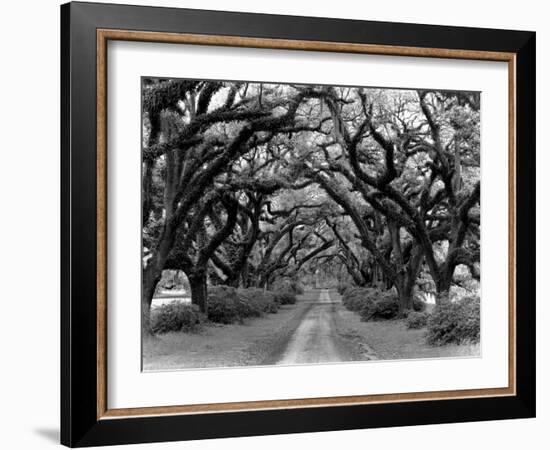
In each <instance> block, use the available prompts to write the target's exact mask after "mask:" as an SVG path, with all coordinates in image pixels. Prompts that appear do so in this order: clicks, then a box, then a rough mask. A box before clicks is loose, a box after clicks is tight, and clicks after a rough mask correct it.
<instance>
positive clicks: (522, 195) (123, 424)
mask: <svg viewBox="0 0 550 450" xmlns="http://www.w3.org/2000/svg"><path fill="white" fill-rule="evenodd" d="M109 40H123V41H144V42H157V43H172V44H177V43H185V44H200V45H213V46H232V47H254V48H270V49H291V50H296V51H301V50H315V51H323V52H344V53H365V54H381V55H394V56H415V57H426V58H431V57H437V58H453V59H454V58H458V59H473V60H477V59H479V60H490V61H504V62H507V63H508V71H509V111H508V117H509V148H508V158H509V258H510V259H509V260H510V263H509V266H510V267H509V275H510V282H509V287H508V291H509V298H508V302H509V311H510V315H509V324H508V326H509V339H510V341H509V366H508V367H509V383H508V387H506V388H494V389H473V390H462V391H435V392H422V393H399V394H392V393H388V394H381V395H367V396H351V397H324V398H302V399H287V400H266V401H260V402H236V403H214V404H212V403H210V404H204V405H200V406H192V405H173V406H163V407H156V406H155V405H151V406H150V407H147V408H130V409H110V408H109V407H108V405H107V363H106V345H107V344H106V342H107V339H108V336H107V319H106V317H107V313H108V311H107V307H106V292H107V291H106V274H107V252H106V245H107V229H106V227H107V222H106V204H107V200H108V199H107V191H106V171H107V170H108V167H107V157H106V145H107V140H106V138H107V118H106V95H107V94H106V90H107V84H106V80H107V59H106V52H107V42H108V41H109ZM61 56H62V62H61V119H62V121H61V122H62V123H61V142H62V152H61V174H62V180H61V204H62V217H61V219H62V220H61V223H62V229H61V261H62V263H61V269H62V270H61V273H62V279H61V292H62V298H61V301H62V312H61V356H62V358H61V392H62V397H61V409H62V411H61V431H62V432H61V441H62V443H63V444H65V445H68V446H91V445H106V444H124V443H139V442H155V441H173V440H185V439H204V438H214V437H229V436H247V435H265V434H276V433H296V432H314V431H327V430H344V429H354V428H370V427H386V426H401V425H417V424H428V423H445V422H463V421H479V420H491V419H510V418H520V417H523V418H526V417H534V415H535V302H534V298H535V270H534V266H535V256H534V255H535V252H534V249H535V176H534V173H535V151H534V148H535V33H532V32H525V31H505V30H489V29H475V28H458V27H444V26H431V25H413V24H399V23H382V22H364V21H352V20H341V19H325V18H323V19H321V18H309V17H291V16H272V15H259V14H248V13H230V12H214V11H200V10H187V9H169V8H153V7H137V6H125V5H107V4H93V3H78V2H77V3H69V4H66V5H63V6H62V7H61Z"/></svg>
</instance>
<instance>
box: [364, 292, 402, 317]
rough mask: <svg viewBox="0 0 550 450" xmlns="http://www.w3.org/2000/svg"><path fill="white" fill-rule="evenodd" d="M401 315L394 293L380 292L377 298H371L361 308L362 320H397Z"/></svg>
mask: <svg viewBox="0 0 550 450" xmlns="http://www.w3.org/2000/svg"><path fill="white" fill-rule="evenodd" d="M398 313H399V302H398V301H397V297H396V296H395V294H393V292H391V291H386V292H378V296H377V298H373V297H370V298H369V299H368V301H367V302H365V304H364V305H363V307H362V308H361V311H360V314H361V320H363V321H369V320H389V319H395V318H396V317H397V314H398Z"/></svg>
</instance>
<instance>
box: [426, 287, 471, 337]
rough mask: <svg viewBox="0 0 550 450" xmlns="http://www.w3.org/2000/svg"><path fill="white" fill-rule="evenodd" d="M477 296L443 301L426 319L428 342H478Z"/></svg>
mask: <svg viewBox="0 0 550 450" xmlns="http://www.w3.org/2000/svg"><path fill="white" fill-rule="evenodd" d="M479 328H480V307H479V297H465V298H463V299H461V300H457V301H455V302H448V301H447V302H443V303H440V304H438V305H436V307H435V308H434V310H433V312H432V314H431V315H430V318H429V319H428V334H427V340H428V343H430V344H433V345H445V344H451V343H454V344H462V343H474V342H479Z"/></svg>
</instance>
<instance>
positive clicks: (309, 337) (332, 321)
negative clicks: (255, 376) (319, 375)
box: [266, 289, 355, 365]
mask: <svg viewBox="0 0 550 450" xmlns="http://www.w3.org/2000/svg"><path fill="white" fill-rule="evenodd" d="M304 298H305V299H308V300H309V299H311V300H309V306H308V308H307V309H306V310H305V311H304V314H303V315H302V318H301V320H300V322H299V323H298V325H297V327H296V328H295V329H294V331H293V332H292V333H291V334H290V335H289V336H288V339H286V340H285V341H284V342H281V345H280V346H279V348H276V349H274V351H273V352H272V354H271V355H270V357H269V358H268V360H269V362H267V361H266V362H267V363H269V364H277V365H292V364H311V363H328V362H341V361H353V360H354V359H355V352H354V349H353V348H352V344H351V342H350V341H349V340H347V339H343V338H342V336H341V335H340V334H339V332H338V329H339V328H340V327H339V326H338V325H339V324H338V323H337V321H338V319H339V316H338V310H339V309H341V308H342V303H341V300H340V296H339V295H337V294H332V295H331V291H329V290H327V289H322V290H319V291H317V290H315V291H314V290H310V291H306V292H305V293H304ZM306 301H307V300H306Z"/></svg>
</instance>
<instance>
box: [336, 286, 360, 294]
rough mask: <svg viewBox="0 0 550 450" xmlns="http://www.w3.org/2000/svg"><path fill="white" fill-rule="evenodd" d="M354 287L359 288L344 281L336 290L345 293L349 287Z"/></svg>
mask: <svg viewBox="0 0 550 450" xmlns="http://www.w3.org/2000/svg"><path fill="white" fill-rule="evenodd" d="M354 288H357V286H355V285H354V284H347V283H342V284H339V285H338V287H337V288H336V290H337V291H338V293H339V294H340V295H345V293H346V291H347V290H348V289H354Z"/></svg>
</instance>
